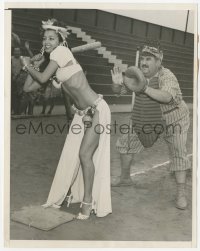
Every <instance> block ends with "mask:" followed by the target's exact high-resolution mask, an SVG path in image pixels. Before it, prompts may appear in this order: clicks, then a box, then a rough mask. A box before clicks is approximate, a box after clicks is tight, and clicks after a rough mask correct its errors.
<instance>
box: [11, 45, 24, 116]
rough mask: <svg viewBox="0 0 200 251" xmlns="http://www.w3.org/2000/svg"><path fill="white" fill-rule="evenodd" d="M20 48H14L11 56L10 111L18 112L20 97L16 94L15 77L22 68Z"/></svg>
mask: <svg viewBox="0 0 200 251" xmlns="http://www.w3.org/2000/svg"><path fill="white" fill-rule="evenodd" d="M20 56H21V49H20V48H19V47H16V48H14V50H13V56H12V57H11V83H12V84H11V110H12V113H14V114H18V113H19V103H20V100H19V99H20V98H19V95H18V86H17V81H16V80H17V78H18V76H19V74H20V71H21V69H22V65H21V60H20Z"/></svg>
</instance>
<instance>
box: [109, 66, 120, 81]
mask: <svg viewBox="0 0 200 251" xmlns="http://www.w3.org/2000/svg"><path fill="white" fill-rule="evenodd" d="M111 76H112V82H113V84H116V85H122V83H123V76H122V71H121V69H120V68H119V67H116V66H115V67H114V68H113V70H111Z"/></svg>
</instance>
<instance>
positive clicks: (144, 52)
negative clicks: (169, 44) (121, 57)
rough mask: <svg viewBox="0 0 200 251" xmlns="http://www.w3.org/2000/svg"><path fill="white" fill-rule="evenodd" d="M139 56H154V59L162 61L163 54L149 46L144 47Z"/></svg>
mask: <svg viewBox="0 0 200 251" xmlns="http://www.w3.org/2000/svg"><path fill="white" fill-rule="evenodd" d="M141 56H154V57H155V58H157V59H160V60H161V61H162V59H163V52H162V51H161V50H159V49H157V48H156V47H151V46H148V45H145V46H144V47H143V48H142V51H141Z"/></svg>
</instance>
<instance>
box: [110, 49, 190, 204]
mask: <svg viewBox="0 0 200 251" xmlns="http://www.w3.org/2000/svg"><path fill="white" fill-rule="evenodd" d="M162 59H163V53H162V51H160V50H159V49H157V48H155V47H150V46H144V48H143V49H142V52H141V56H140V70H139V69H138V68H136V67H129V68H128V69H127V70H126V72H125V76H124V77H122V72H121V71H120V69H118V68H116V67H115V68H114V69H113V71H111V74H112V80H113V84H112V89H113V91H114V92H115V93H116V94H119V95H121V94H125V93H127V92H128V91H132V92H133V91H135V90H137V89H138V80H139V82H141V83H142V84H143V87H142V90H140V92H136V95H135V105H134V107H133V111H132V119H131V120H132V125H134V130H131V134H130V133H127V134H123V135H122V136H121V137H120V138H119V139H118V140H117V144H116V146H117V150H118V151H119V153H120V158H121V176H120V177H119V179H117V180H116V181H115V182H114V183H113V184H112V186H126V185H131V184H132V180H131V178H130V168H131V164H132V161H133V156H134V154H136V153H139V152H140V151H141V150H143V149H144V148H145V147H150V146H152V145H153V143H154V142H155V141H156V140H157V138H158V137H159V136H160V134H161V133H162V132H163V131H164V133H163V134H164V140H165V142H166V143H167V145H168V148H169V157H170V160H171V165H170V170H171V171H174V172H175V179H176V183H177V198H176V207H177V208H179V209H185V208H186V207H187V200H186V195H185V185H186V170H187V169H190V168H191V165H190V162H189V159H188V157H187V150H186V140H187V132H188V128H189V124H190V119H189V110H188V107H187V105H186V104H185V102H184V101H183V99H182V94H181V90H180V87H179V84H178V81H177V79H176V77H175V76H174V74H173V73H172V72H171V71H170V70H168V69H166V68H164V67H163V66H162ZM151 114H152V115H151ZM151 116H152V118H151ZM151 120H152V121H151ZM144 121H145V122H144ZM155 128H156V129H157V128H161V129H163V130H161V131H159V132H157V130H155ZM150 129H151V130H150Z"/></svg>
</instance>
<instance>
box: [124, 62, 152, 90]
mask: <svg viewBox="0 0 200 251" xmlns="http://www.w3.org/2000/svg"><path fill="white" fill-rule="evenodd" d="M124 75H125V76H126V77H127V78H131V79H133V80H134V81H133V83H131V84H128V83H127V84H126V81H125V85H126V87H127V88H128V89H130V90H131V91H133V92H136V93H137V92H144V91H145V90H146V87H147V80H146V78H145V77H144V75H143V73H142V72H141V70H140V69H139V68H138V67H136V66H131V67H129V68H128V69H127V70H126V71H125V73H124Z"/></svg>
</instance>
